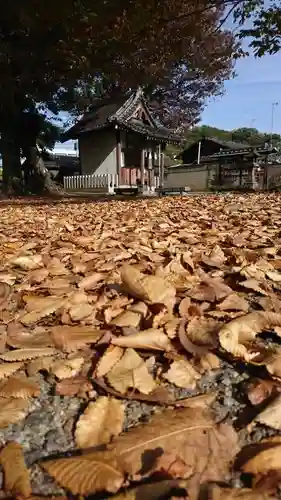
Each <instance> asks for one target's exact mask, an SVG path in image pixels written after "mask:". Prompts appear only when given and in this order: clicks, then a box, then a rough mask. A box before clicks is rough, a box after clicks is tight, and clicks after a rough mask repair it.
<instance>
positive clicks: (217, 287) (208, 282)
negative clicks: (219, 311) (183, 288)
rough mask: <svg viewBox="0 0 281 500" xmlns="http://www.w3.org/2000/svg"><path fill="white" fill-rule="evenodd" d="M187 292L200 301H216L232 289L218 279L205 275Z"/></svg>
mask: <svg viewBox="0 0 281 500" xmlns="http://www.w3.org/2000/svg"><path fill="white" fill-rule="evenodd" d="M187 293H188V295H189V297H191V298H192V299H194V300H198V301H200V302H205V301H207V302H216V301H219V300H222V299H224V298H225V297H227V296H228V295H230V294H231V293H232V290H231V288H230V287H229V286H227V285H225V283H223V281H221V280H219V279H216V278H208V277H205V278H203V279H202V282H201V283H200V284H199V285H197V286H196V287H195V288H193V289H191V290H190V291H188V292H187Z"/></svg>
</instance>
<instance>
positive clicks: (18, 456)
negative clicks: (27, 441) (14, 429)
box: [0, 442, 31, 498]
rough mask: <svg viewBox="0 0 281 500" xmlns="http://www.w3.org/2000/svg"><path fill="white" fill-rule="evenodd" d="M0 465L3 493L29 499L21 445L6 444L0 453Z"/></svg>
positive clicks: (27, 480) (27, 478) (28, 485)
mask: <svg viewBox="0 0 281 500" xmlns="http://www.w3.org/2000/svg"><path fill="white" fill-rule="evenodd" d="M0 464H1V465H2V467H3V469H4V487H5V491H6V492H11V493H12V495H15V496H20V497H21V498H29V497H30V495H31V484H30V478H29V473H28V470H27V468H26V465H25V461H24V456H23V451H22V447H21V445H20V444H19V443H15V442H11V443H9V444H7V445H6V446H5V447H4V448H3V449H2V450H1V452H0Z"/></svg>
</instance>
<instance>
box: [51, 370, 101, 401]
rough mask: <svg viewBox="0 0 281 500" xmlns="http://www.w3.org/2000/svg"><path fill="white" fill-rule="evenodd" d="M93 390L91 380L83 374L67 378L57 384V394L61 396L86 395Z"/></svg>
mask: <svg viewBox="0 0 281 500" xmlns="http://www.w3.org/2000/svg"><path fill="white" fill-rule="evenodd" d="M92 390H93V386H92V384H91V382H90V381H89V380H88V379H87V377H85V376H83V375H77V376H76V377H72V378H65V379H64V380H61V381H60V382H58V383H57V384H56V394H59V395H60V396H77V397H82V398H84V397H86V395H87V393H89V392H91V391H92Z"/></svg>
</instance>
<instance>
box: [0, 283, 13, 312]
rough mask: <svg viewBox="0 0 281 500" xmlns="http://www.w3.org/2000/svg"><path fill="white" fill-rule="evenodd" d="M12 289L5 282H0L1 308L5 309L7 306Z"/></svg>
mask: <svg viewBox="0 0 281 500" xmlns="http://www.w3.org/2000/svg"><path fill="white" fill-rule="evenodd" d="M11 292H12V287H11V286H10V285H9V284H8V283H5V282H4V281H0V307H1V308H3V307H4V305H5V304H6V302H7V300H8V298H9V296H10V295H11Z"/></svg>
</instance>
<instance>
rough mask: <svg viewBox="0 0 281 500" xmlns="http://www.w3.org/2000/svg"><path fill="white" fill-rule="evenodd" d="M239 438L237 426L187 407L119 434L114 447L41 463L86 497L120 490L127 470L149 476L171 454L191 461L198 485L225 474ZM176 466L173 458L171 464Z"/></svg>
mask: <svg viewBox="0 0 281 500" xmlns="http://www.w3.org/2000/svg"><path fill="white" fill-rule="evenodd" d="M237 442H238V441H237V435H236V433H235V432H234V430H233V428H232V427H231V426H229V425H227V424H220V425H217V424H215V423H214V422H213V420H212V419H211V417H210V416H208V415H207V414H206V412H204V411H200V410H199V409H198V408H196V409H190V408H183V409H178V410H177V411H176V412H175V411H173V410H170V411H169V410H168V411H166V412H164V413H161V414H158V415H154V416H153V417H152V418H151V420H150V422H149V423H148V424H146V425H143V426H139V427H137V428H134V429H131V430H130V431H128V432H127V433H125V434H123V435H121V436H119V437H117V438H116V440H115V442H114V445H113V446H112V448H111V450H110V451H106V452H103V451H97V452H93V453H89V454H86V455H82V456H79V457H75V458H64V459H55V460H49V461H46V462H43V463H42V464H41V465H42V467H43V468H44V469H45V470H47V472H48V473H49V474H50V475H51V476H52V477H54V478H55V479H56V480H57V481H58V482H59V483H60V484H61V485H62V486H63V487H65V488H67V489H69V490H70V491H72V493H74V494H81V495H85V494H88V493H94V492H96V491H101V490H107V491H110V492H114V491H117V490H118V489H119V488H120V486H121V484H122V482H123V474H122V473H120V471H121V470H122V471H123V473H126V474H128V475H129V478H131V479H133V478H134V477H138V475H139V474H140V473H141V475H142V477H146V476H149V475H150V474H151V473H152V472H153V466H154V465H155V463H156V460H157V459H158V458H159V457H160V456H161V455H162V454H164V453H165V452H167V453H168V454H169V456H170V457H173V458H174V457H175V456H177V457H178V458H179V459H180V460H181V461H182V462H183V463H185V464H186V469H187V468H189V471H190V472H189V478H191V477H192V481H193V484H197V486H198V485H199V484H202V483H204V482H207V481H220V480H223V479H224V478H225V476H226V474H227V472H228V469H229V465H230V462H231V461H232V459H233V457H234V456H235V454H236V452H237ZM109 464H110V469H109ZM171 465H172V463H169V462H168V461H167V463H166V467H167V468H170V466H171ZM93 471H95V473H93Z"/></svg>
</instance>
